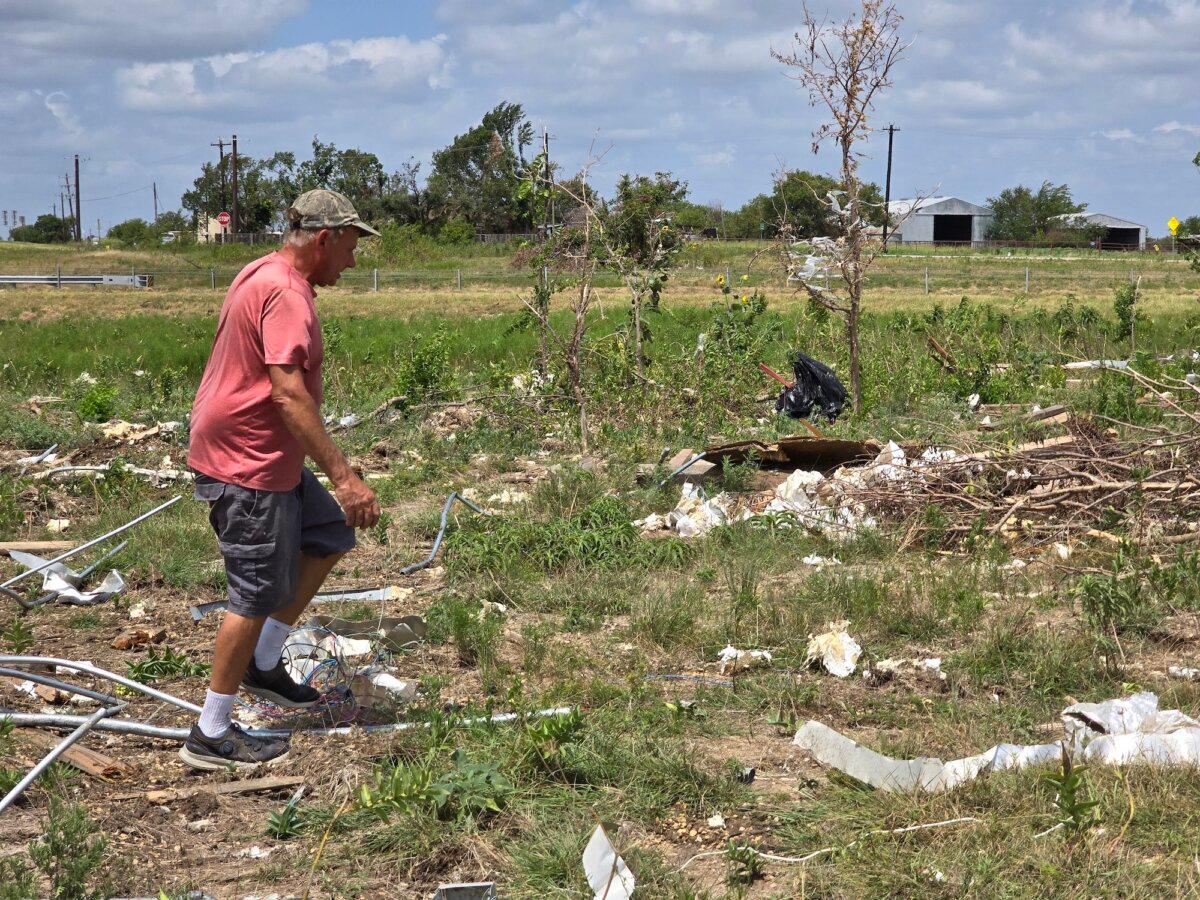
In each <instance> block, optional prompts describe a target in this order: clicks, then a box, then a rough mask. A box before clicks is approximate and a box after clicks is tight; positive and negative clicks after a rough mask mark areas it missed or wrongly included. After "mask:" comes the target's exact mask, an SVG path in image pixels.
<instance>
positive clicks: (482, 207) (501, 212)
mask: <svg viewBox="0 0 1200 900" xmlns="http://www.w3.org/2000/svg"><path fill="white" fill-rule="evenodd" d="M532 143H533V126H532V125H530V124H529V122H528V121H527V120H526V118H525V111H524V109H523V108H522V107H521V104H519V103H507V102H505V103H501V104H499V105H498V106H496V108H495V109H493V110H491V111H490V112H488V113H487V114H486V115H484V117H483V121H482V122H480V123H479V124H478V125H476V126H475V127H474V128H472V129H471V130H470V131H468V132H467V133H466V134H460V135H458V136H457V137H456V138H455V139H454V140H453V141H451V143H450V145H449V146H447V147H444V148H442V149H441V150H438V151H437V152H436V153H434V154H433V168H432V170H431V171H430V174H429V181H428V184H427V185H426V190H427V191H428V194H429V203H430V206H431V208H432V210H433V217H434V218H435V219H436V220H437V221H438V222H439V223H440V222H445V221H448V220H450V219H462V220H463V221H465V222H470V223H471V224H472V225H474V226H475V227H476V228H479V229H482V230H483V231H489V232H512V231H523V230H526V229H528V228H529V227H530V226H531V224H532V217H531V209H530V203H529V201H528V200H527V199H524V198H523V194H524V193H525V192H523V191H522V190H521V182H522V176H523V175H524V172H525V167H526V163H525V148H526V147H528V146H529V145H530V144H532Z"/></svg>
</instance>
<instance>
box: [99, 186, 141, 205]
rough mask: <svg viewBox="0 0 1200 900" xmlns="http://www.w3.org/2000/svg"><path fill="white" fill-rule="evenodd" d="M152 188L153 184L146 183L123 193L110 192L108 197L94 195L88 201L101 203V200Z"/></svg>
mask: <svg viewBox="0 0 1200 900" xmlns="http://www.w3.org/2000/svg"><path fill="white" fill-rule="evenodd" d="M150 189H151V185H148V184H144V185H142V186H141V187H139V188H134V189H133V190H132V191H125V192H124V193H121V194H109V195H108V196H107V197H92V198H90V199H89V200H88V203H99V202H100V201H101V200H113V199H116V198H117V197H128V196H129V195H130V194H138V193H141V192H142V191H148V190H150Z"/></svg>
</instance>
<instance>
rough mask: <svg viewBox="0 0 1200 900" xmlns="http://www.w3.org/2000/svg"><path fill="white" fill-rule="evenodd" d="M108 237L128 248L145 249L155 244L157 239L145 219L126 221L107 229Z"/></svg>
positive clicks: (155, 233) (156, 235)
mask: <svg viewBox="0 0 1200 900" xmlns="http://www.w3.org/2000/svg"><path fill="white" fill-rule="evenodd" d="M108 236H109V237H110V238H112V239H113V240H117V241H120V242H121V243H122V244H125V245H126V246H129V247H146V246H149V245H151V244H157V243H158V240H159V237H158V234H157V232H156V231H155V230H154V228H153V227H152V226H151V225H150V223H149V222H147V221H146V220H145V219H126V220H125V221H124V222H118V223H117V224H116V225H114V226H112V227H111V228H110V229H108Z"/></svg>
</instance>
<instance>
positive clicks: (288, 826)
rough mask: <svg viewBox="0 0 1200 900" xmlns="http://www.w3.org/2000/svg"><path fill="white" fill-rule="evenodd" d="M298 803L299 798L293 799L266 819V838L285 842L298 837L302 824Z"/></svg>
mask: <svg viewBox="0 0 1200 900" xmlns="http://www.w3.org/2000/svg"><path fill="white" fill-rule="evenodd" d="M299 803H300V798H299V797H294V798H292V799H291V800H289V801H288V802H287V805H286V806H284V807H283V809H281V810H279V811H278V812H273V813H271V815H270V816H268V817H267V837H273V838H277V839H278V840H281V841H286V840H290V839H291V838H294V837H299V836H300V832H301V831H302V830H303V826H304V823H303V821H302V820H301V817H300V812H299V809H298V806H299Z"/></svg>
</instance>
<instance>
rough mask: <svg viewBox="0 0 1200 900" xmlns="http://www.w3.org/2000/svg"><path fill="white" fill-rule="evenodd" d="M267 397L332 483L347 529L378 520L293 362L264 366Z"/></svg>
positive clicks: (375, 505) (369, 494)
mask: <svg viewBox="0 0 1200 900" xmlns="http://www.w3.org/2000/svg"><path fill="white" fill-rule="evenodd" d="M267 372H268V374H269V375H270V377H271V399H272V400H273V401H274V403H275V408H276V409H278V410H279V415H280V416H281V417H282V418H283V423H284V424H285V425H286V426H287V428H288V431H290V432H291V433H292V434H293V435H294V436H295V438H296V440H297V441H299V442H300V446H301V447H303V448H304V452H305V454H307V455H308V456H310V457H312V458H313V459H314V460H315V461H316V463H317V465H318V466H320V467H321V470H322V471H323V472H324V473H325V474H326V475H328V476H329V480H330V481H331V482H332V483H333V494H334V496H335V497H337V502H338V505H340V506H341V507H342V512H344V513H345V514H346V524H347V525H349V526H350V527H351V528H370V527H372V526H373V525H374V524H375V523H376V522H378V521H379V501H378V500H377V499H375V492H374V491H373V490H371V489H370V488H369V487H367V486H366V484H364V483H363V480H362V479H361V478H359V477H358V474H357V473H355V472H354V470H353V469H351V468H350V463H349V462H347V461H346V456H345V454H343V453H342V451H341V450H339V449H338V448H337V447H336V446H335V445H334V443H333V441H332V439H330V437H329V432H327V431H326V430H325V423H324V422H322V421H321V411H320V410H319V409H318V408H317V401H316V400H314V399H313V397H312V395H311V394H309V392H308V388H307V387H305V384H304V373H303V372H301V371H300V367H299V366H295V365H282V366H276V365H268V366H267Z"/></svg>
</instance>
